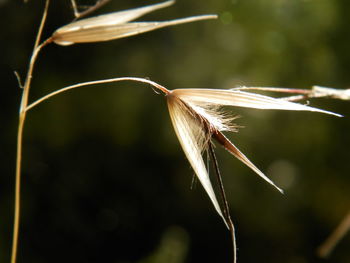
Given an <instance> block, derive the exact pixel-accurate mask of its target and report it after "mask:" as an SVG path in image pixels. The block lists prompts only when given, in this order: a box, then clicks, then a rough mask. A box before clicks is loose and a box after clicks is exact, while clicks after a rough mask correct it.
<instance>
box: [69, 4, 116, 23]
mask: <svg viewBox="0 0 350 263" xmlns="http://www.w3.org/2000/svg"><path fill="white" fill-rule="evenodd" d="M109 1H110V0H98V1H97V2H96V4H94V5H93V6H91V7H89V8H88V9H86V10H85V11H83V12H79V10H78V6H77V4H76V2H75V0H71V3H72V7H73V10H74V16H75V19H80V18H82V17H84V16H87V15H89V14H91V13H93V12H95V11H96V10H97V9H99V8H101V7H102V6H104V5H105V4H107V3H108V2H109Z"/></svg>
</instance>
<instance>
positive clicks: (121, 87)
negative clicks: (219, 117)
mask: <svg viewBox="0 0 350 263" xmlns="http://www.w3.org/2000/svg"><path fill="white" fill-rule="evenodd" d="M77 2H78V3H79V4H81V5H85V4H86V5H91V4H93V2H94V1H83V0H82V1H77ZM153 3H156V2H154V1H146V0H135V1H130V0H120V1H111V2H110V3H109V4H107V5H105V6H104V7H103V8H101V9H100V10H98V12H96V14H102V13H107V12H112V11H117V10H122V9H128V8H134V7H139V6H143V5H148V4H153ZM43 4H44V1H35V0H30V1H29V2H28V3H27V4H24V3H23V1H19V0H16V1H9V0H1V1H0V15H1V18H0V19H1V22H2V23H1V24H2V28H1V32H2V33H1V34H2V37H1V39H2V41H1V42H2V44H1V46H2V49H1V51H2V52H1V53H2V54H1V61H0V66H1V71H0V72H1V83H2V84H1V86H2V87H1V89H0V93H1V94H0V100H1V101H0V103H1V107H2V111H1V112H0V121H1V129H0V138H1V140H0V143H1V146H0V147H1V151H0V162H1V164H0V167H1V168H0V169H1V170H0V173H1V176H0V215H1V219H0V221H1V224H0V262H9V257H10V246H11V241H12V237H11V235H12V220H13V204H14V203H13V202H14V178H15V156H16V151H15V150H16V132H17V121H18V108H19V102H20V96H21V90H20V89H19V88H18V84H17V80H16V78H15V76H14V74H13V71H15V70H17V71H18V72H19V74H20V75H21V76H22V79H24V77H25V73H26V69H27V64H28V61H29V57H30V54H31V50H32V46H33V44H34V40H35V35H36V32H37V28H38V25H39V22H40V19H41V14H42V10H43ZM212 13H215V14H218V15H219V19H217V20H211V21H203V22H197V23H192V24H187V25H180V26H177V27H172V28H165V29H161V30H158V31H154V32H150V33H146V34H142V35H138V36H134V37H130V38H126V39H121V40H116V41H111V42H105V43H96V44H84V45H73V46H69V47H61V46H57V45H55V44H52V45H49V46H47V47H45V48H44V49H43V51H42V53H41V54H40V57H39V59H38V61H37V67H36V69H35V72H34V79H33V83H32V88H31V95H30V100H31V101H33V100H35V99H37V98H39V97H41V96H43V95H45V94H47V93H49V92H51V91H54V90H57V89H59V88H62V87H64V86H67V85H71V84H74V83H78V82H84V81H90V80H96V79H105V78H112V77H122V76H134V77H147V78H150V79H152V80H154V81H157V82H158V83H160V84H162V85H164V86H166V87H167V88H169V89H175V88H234V87H236V86H239V85H245V86H277V87H289V88H310V87H311V86H312V85H320V86H329V87H334V88H341V89H343V88H349V86H350V74H349V70H350V50H349V47H350V27H349V24H350V19H349V13H350V2H349V1H347V0H293V1H289V0H218V1H199V0H191V1H184V0H178V1H177V3H176V4H175V5H174V6H172V7H169V8H166V9H164V10H160V11H156V12H154V13H152V14H149V15H147V16H145V17H144V18H142V19H141V20H143V19H144V20H149V21H152V20H168V19H173V18H179V17H185V16H191V15H197V14H212ZM72 19H73V12H72V9H71V7H70V1H68V0H66V1H52V4H51V6H50V9H49V14H48V21H47V26H46V27H45V29H44V37H49V36H50V35H51V34H52V32H54V31H55V29H57V28H58V27H60V26H62V25H64V24H66V23H69V21H71V20H72ZM310 104H311V105H312V106H315V107H320V108H322V109H326V110H330V111H334V112H337V113H340V114H343V115H345V118H336V117H333V116H329V115H322V114H318V113H307V112H286V111H261V110H253V109H239V108H237V109H236V108H234V109H229V110H230V112H232V114H233V115H240V116H241V118H239V119H237V120H236V122H237V124H238V125H240V126H242V128H241V129H240V131H239V133H234V134H229V135H228V136H229V138H230V139H232V141H233V142H234V143H235V144H236V145H237V146H238V147H239V148H240V149H241V150H242V151H243V152H244V153H245V154H246V155H247V156H248V157H249V158H250V159H251V161H252V162H254V163H255V164H256V165H257V166H258V167H259V168H260V169H261V170H262V171H264V172H265V173H266V175H267V176H269V177H270V178H271V179H273V180H274V181H275V182H276V184H277V185H279V186H280V187H282V188H283V189H284V190H285V195H281V194H279V193H278V192H277V191H275V190H274V189H273V188H272V187H270V186H269V185H268V184H266V183H265V182H264V181H262V180H261V179H259V178H258V177H257V176H256V175H255V174H254V173H253V172H252V171H251V170H250V169H248V168H247V167H245V166H244V165H243V164H241V163H240V162H239V161H237V160H236V159H234V158H233V157H232V156H231V155H229V154H228V153H227V152H226V151H225V150H223V149H221V148H220V147H219V146H218V147H217V148H216V153H217V158H218V160H219V165H220V169H221V172H222V175H223V180H224V184H225V187H226V191H227V196H228V199H229V202H230V206H231V216H232V218H233V221H234V223H235V227H236V235H237V243H238V259H239V262H241V263H244V262H285V263H306V262H307V263H312V262H342V263H346V262H350V253H349V252H350V235H347V236H345V238H344V239H343V240H342V241H341V242H340V243H339V245H338V246H337V247H336V248H335V249H334V251H333V253H332V254H331V256H330V257H329V258H328V259H320V258H318V257H317V255H316V249H317V247H318V246H319V245H320V244H321V243H322V242H323V241H324V240H325V239H326V238H327V236H328V235H329V234H330V233H331V232H332V231H333V230H334V228H335V227H336V226H337V224H338V223H339V222H340V221H341V219H342V218H343V217H344V216H345V215H346V213H347V212H348V210H349V207H350V191H349V187H350V177H349V162H350V156H349V154H348V149H349V146H350V138H349V129H350V121H349V116H350V102H349V101H348V102H347V101H336V100H332V99H319V100H312V101H310ZM211 174H212V175H214V174H213V172H211ZM22 176H23V180H22V184H23V188H22V216H21V229H20V241H19V242H20V243H19V254H18V257H19V260H18V262H39V263H40V262H118V263H119V262H120V263H121V262H123V263H126V262H136V263H158V262H172V263H181V262H186V263H190V262H191V263H192V262H231V259H232V251H231V241H230V235H229V232H228V231H227V229H226V227H225V225H224V224H223V222H222V220H221V219H220V217H219V216H218V215H217V214H216V212H215V210H214V208H213V206H212V204H211V202H210V201H209V198H208V197H207V195H206V194H205V192H204V191H203V189H202V186H201V185H200V184H199V183H198V182H197V183H194V184H193V186H192V187H191V185H192V179H193V171H192V170H191V168H190V165H189V163H188V161H187V160H186V159H185V156H184V154H183V152H182V149H181V148H180V145H179V142H178V140H177V138H176V135H175V133H174V131H173V128H172V125H171V122H170V118H169V116H168V110H167V107H166V102H165V99H164V97H163V96H162V95H157V94H156V93H155V92H154V91H153V90H152V89H151V88H150V87H149V86H148V85H142V84H137V83H116V84H109V85H100V86H95V87H88V88H84V89H81V90H78V89H77V90H73V91H70V92H67V93H65V94H62V95H59V96H57V97H54V98H53V99H51V100H50V101H47V102H45V103H43V104H41V105H40V106H38V107H37V108H35V109H33V110H32V111H30V112H29V114H28V118H27V122H26V125H25V132H24V144H23V172H22ZM213 184H216V181H215V180H213Z"/></svg>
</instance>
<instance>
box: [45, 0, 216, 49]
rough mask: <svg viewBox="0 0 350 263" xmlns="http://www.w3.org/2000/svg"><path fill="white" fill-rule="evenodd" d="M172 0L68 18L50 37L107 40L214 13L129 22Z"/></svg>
mask: <svg viewBox="0 0 350 263" xmlns="http://www.w3.org/2000/svg"><path fill="white" fill-rule="evenodd" d="M174 2H175V1H167V2H164V3H160V4H155V5H149V6H145V7H140V8H134V9H129V10H125V11H119V12H114V13H110V14H105V15H100V16H95V17H91V18H86V19H82V20H79V21H76V22H72V23H70V24H68V25H65V26H63V27H61V28H59V29H57V30H56V31H55V32H54V33H53V35H52V37H51V40H52V41H53V42H55V43H56V44H58V45H63V46H67V45H72V44H77V43H91V42H101V41H109V40H113V39H118V38H124V37H129V36H134V35H138V34H141V33H145V32H148V31H152V30H156V29H159V28H163V27H168V26H174V25H178V24H184V23H190V22H194V21H199V20H207V19H215V18H217V16H216V15H200V16H192V17H186V18H181V19H174V20H170V21H162V22H130V21H132V20H134V19H137V18H139V17H141V16H143V15H145V14H147V13H150V12H152V11H155V10H157V9H161V8H164V7H167V6H170V5H172V4H173V3H174Z"/></svg>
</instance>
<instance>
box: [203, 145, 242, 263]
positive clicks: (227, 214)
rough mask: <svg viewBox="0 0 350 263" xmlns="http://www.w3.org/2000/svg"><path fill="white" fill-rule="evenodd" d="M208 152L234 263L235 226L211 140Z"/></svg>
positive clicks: (235, 249)
mask: <svg viewBox="0 0 350 263" xmlns="http://www.w3.org/2000/svg"><path fill="white" fill-rule="evenodd" d="M209 153H210V156H211V159H212V160H213V165H214V170H215V174H216V179H217V181H218V184H219V187H220V194H221V198H222V201H223V205H224V216H225V219H226V223H227V225H228V227H229V229H230V232H231V239H232V246H233V251H232V252H233V263H236V261H237V246H236V236H235V227H234V225H233V223H232V219H231V216H230V208H229V205H228V202H227V198H226V194H225V188H224V184H223V182H222V177H221V173H220V170H219V165H218V161H217V159H216V156H215V152H214V149H213V144H212V142H211V141H210V142H209Z"/></svg>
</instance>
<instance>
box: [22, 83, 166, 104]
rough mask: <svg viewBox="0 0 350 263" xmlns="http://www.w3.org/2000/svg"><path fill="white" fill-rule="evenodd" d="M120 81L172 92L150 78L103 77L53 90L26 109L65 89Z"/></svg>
mask: <svg viewBox="0 0 350 263" xmlns="http://www.w3.org/2000/svg"><path fill="white" fill-rule="evenodd" d="M120 81H135V82H141V83H146V84H149V85H151V86H153V87H154V88H156V89H158V90H160V91H161V92H163V93H164V94H165V95H168V94H170V93H171V91H170V90H168V89H167V88H165V87H163V86H162V85H159V84H158V83H156V82H154V81H152V80H148V79H144V78H134V77H121V78H112V79H102V80H95V81H88V82H83V83H78V84H75V85H71V86H68V87H65V88H62V89H59V90H56V91H54V92H51V93H49V94H48V95H46V96H44V97H41V98H40V99H38V100H36V101H34V102H33V103H31V104H30V105H28V106H27V107H26V109H25V110H26V111H28V110H30V109H32V108H34V107H35V106H37V105H38V104H40V103H41V102H43V101H45V100H47V99H49V98H51V97H53V96H55V95H58V94H60V93H63V92H65V91H68V90H71V89H75V88H80V87H87V86H91V85H97V84H105V83H113V82H120Z"/></svg>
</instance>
